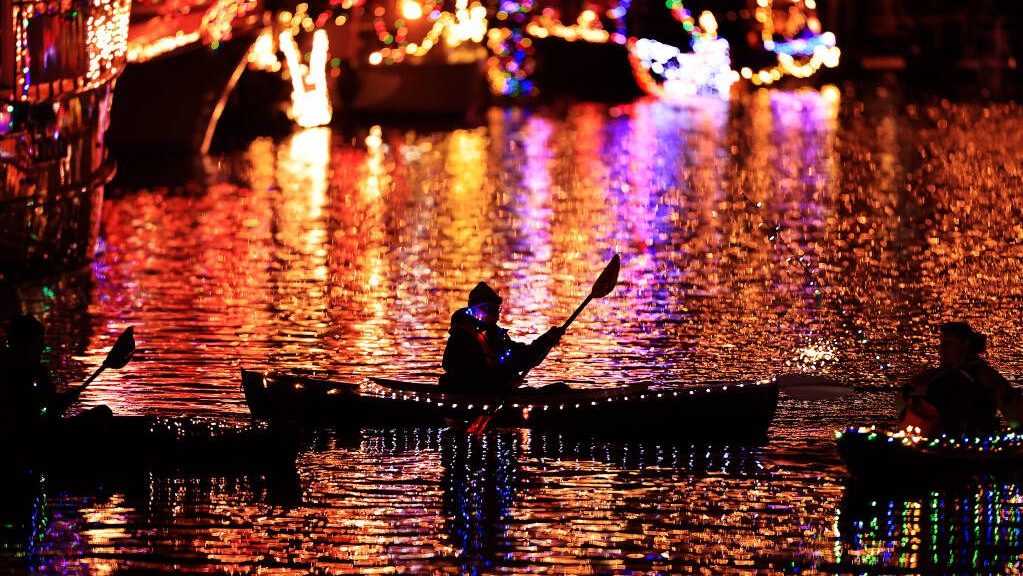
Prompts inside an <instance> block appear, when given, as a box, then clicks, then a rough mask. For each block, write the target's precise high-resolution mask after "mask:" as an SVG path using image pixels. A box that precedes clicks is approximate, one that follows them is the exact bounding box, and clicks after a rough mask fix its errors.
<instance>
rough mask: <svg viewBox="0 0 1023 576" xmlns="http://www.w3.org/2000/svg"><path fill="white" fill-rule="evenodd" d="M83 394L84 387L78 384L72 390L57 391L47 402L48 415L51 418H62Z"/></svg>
mask: <svg viewBox="0 0 1023 576" xmlns="http://www.w3.org/2000/svg"><path fill="white" fill-rule="evenodd" d="M81 394H82V387H81V386H76V387H75V388H72V389H71V390H65V391H64V392H56V393H54V394H53V396H52V397H51V399H50V401H49V402H48V403H47V415H48V416H49V417H51V418H60V417H62V416H63V415H64V413H65V412H67V411H68V408H71V406H72V405H74V403H75V402H78V397H79V396H80V395H81Z"/></svg>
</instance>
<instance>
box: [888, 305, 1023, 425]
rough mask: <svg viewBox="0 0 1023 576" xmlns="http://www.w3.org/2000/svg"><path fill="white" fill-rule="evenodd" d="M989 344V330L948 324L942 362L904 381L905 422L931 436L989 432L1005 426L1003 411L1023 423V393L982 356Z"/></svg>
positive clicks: (943, 332)
mask: <svg viewBox="0 0 1023 576" xmlns="http://www.w3.org/2000/svg"><path fill="white" fill-rule="evenodd" d="M986 348H987V336H985V335H984V334H981V333H979V332H976V331H974V330H973V328H972V327H970V325H969V324H968V323H966V322H946V323H944V324H942V325H941V330H940V340H939V345H938V357H939V359H940V366H938V367H937V368H931V369H928V370H924V371H923V372H921V373H919V374H917V375H916V376H914V377H913V378H912V379H911V380H910V381H909V383H907V384H906V385H905V386H903V389H902V394H901V398H900V400H901V402H902V403H903V404H904V406H905V407H904V408H903V411H902V415H901V424H902V426H904V427H905V426H915V427H919V428H920V429H921V432H922V433H923V434H924V435H927V436H936V435H939V434H949V435H955V436H959V435H988V434H994V433H997V432H998V430H999V422H998V412H999V411H1001V413H1002V415H1003V416H1004V417H1005V419H1006V421H1007V422H1008V424H1009V426H1010V427H1012V428H1016V427H1018V426H1020V424H1023V395H1021V394H1020V392H1019V390H1016V389H1015V388H1013V387H1012V385H1011V384H1010V383H1009V382H1008V380H1006V379H1005V377H1003V376H1002V375H1001V374H1000V373H999V372H998V370H996V369H995V368H994V367H992V366H991V365H990V364H988V363H987V361H986V360H984V358H982V357H981V354H983V353H984V351H985V350H986Z"/></svg>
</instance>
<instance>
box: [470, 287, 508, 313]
mask: <svg viewBox="0 0 1023 576" xmlns="http://www.w3.org/2000/svg"><path fill="white" fill-rule="evenodd" d="M484 302H493V303H495V304H500V303H501V302H503V300H502V299H501V297H500V296H498V295H497V292H494V289H493V288H491V287H490V286H488V285H487V283H486V282H480V283H479V284H477V285H476V287H475V288H473V289H472V290H471V291H470V292H469V307H470V308H471V307H473V306H478V305H480V304H483V303H484Z"/></svg>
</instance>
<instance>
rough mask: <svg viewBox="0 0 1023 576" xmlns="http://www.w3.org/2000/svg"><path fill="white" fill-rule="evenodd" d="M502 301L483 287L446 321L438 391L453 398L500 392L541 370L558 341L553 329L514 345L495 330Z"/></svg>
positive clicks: (505, 333)
mask: <svg viewBox="0 0 1023 576" xmlns="http://www.w3.org/2000/svg"><path fill="white" fill-rule="evenodd" d="M501 302H502V299H501V297H500V296H498V295H497V292H494V290H493V289H492V288H491V287H490V286H488V285H487V284H486V283H485V282H480V283H479V284H477V285H476V287H475V288H473V289H472V291H471V292H469V305H468V307H466V308H460V309H459V310H457V311H456V312H455V313H454V314H453V315H452V316H451V330H450V331H449V336H448V344H447V348H445V350H444V372H445V373H444V375H443V376H441V378H440V383H441V386H442V387H444V388H446V389H448V390H451V391H458V392H504V391H507V390H510V389H512V388H515V387H517V386H519V385H520V384H521V383H522V374H523V373H524V372H525V371H527V370H529V369H531V368H533V367H534V366H537V365H538V364H540V362H542V361H543V359H544V358H546V357H547V354H548V353H549V352H550V351H551V348H553V347H554V346H555V345H557V343H558V342H559V341H560V340H561V334H562V330H561V328H559V327H557V326H555V327H553V328H551V329H550V330H548V331H547V332H545V333H544V334H543V335H542V336H540V337H539V338H537V339H536V340H534V341H533V342H532V343H531V344H522V343H519V342H515V341H514V340H512V339H511V338H510V337H509V336H508V330H506V329H504V328H501V327H499V326H498V325H497V322H498V320H499V319H500V316H501Z"/></svg>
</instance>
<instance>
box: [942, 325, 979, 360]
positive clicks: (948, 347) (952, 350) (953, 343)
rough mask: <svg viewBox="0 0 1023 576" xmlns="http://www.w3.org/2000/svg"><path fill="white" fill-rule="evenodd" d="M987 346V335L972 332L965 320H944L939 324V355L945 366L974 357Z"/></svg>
mask: <svg viewBox="0 0 1023 576" xmlns="http://www.w3.org/2000/svg"><path fill="white" fill-rule="evenodd" d="M986 347H987V336H985V335H984V334H981V333H980V332H974V330H973V328H971V327H970V325H969V324H968V323H966V322H945V323H944V324H942V325H941V344H940V346H939V355H940V357H941V365H942V366H944V367H946V368H952V367H955V366H959V365H960V364H962V363H963V362H966V361H967V360H969V359H971V358H974V357H976V356H977V355H978V354H980V353H981V352H983V351H984V349H985V348H986Z"/></svg>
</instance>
